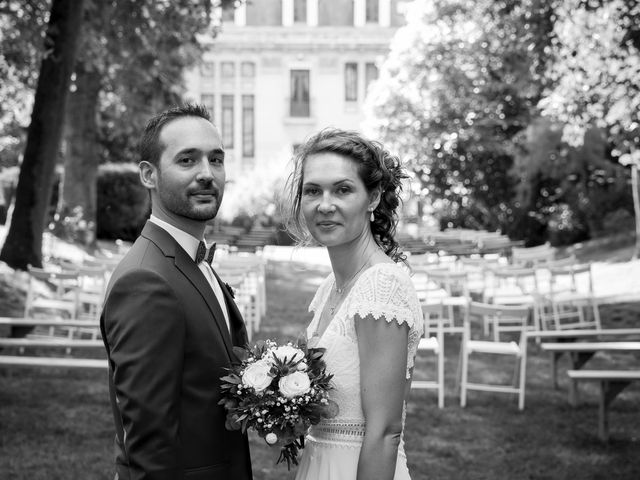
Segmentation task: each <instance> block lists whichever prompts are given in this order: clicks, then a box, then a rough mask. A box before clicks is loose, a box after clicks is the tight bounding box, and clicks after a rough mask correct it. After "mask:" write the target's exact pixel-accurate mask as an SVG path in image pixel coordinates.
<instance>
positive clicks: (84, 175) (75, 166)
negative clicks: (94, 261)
mask: <svg viewBox="0 0 640 480" xmlns="http://www.w3.org/2000/svg"><path fill="white" fill-rule="evenodd" d="M75 73H76V80H75V85H76V90H75V92H73V93H71V94H70V96H69V103H68V105H67V122H66V125H65V128H66V136H65V137H66V146H67V152H66V156H65V161H64V179H63V182H62V196H61V200H60V203H59V208H58V213H59V217H60V221H61V222H64V223H65V224H68V222H65V218H72V219H73V220H74V222H73V224H74V225H73V226H72V228H74V233H75V234H77V235H74V238H73V240H75V241H79V242H81V243H83V244H84V245H86V246H92V245H94V244H95V239H96V202H97V192H96V185H97V176H98V165H99V163H100V162H99V159H98V151H97V128H98V125H97V115H98V96H99V94H100V89H101V81H100V80H101V76H100V74H99V73H98V72H97V71H95V70H87V69H86V68H85V66H84V65H82V64H76V71H75ZM80 222H84V224H85V225H84V226H83V225H82V224H81V223H80Z"/></svg>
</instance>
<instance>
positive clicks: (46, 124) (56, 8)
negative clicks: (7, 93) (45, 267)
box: [0, 0, 83, 270]
mask: <svg viewBox="0 0 640 480" xmlns="http://www.w3.org/2000/svg"><path fill="white" fill-rule="evenodd" d="M82 5H83V0H53V2H52V5H51V16H50V18H49V24H48V26H47V34H46V37H45V48H46V49H47V51H46V53H45V57H44V59H43V61H42V64H41V66H40V75H39V77H38V86H37V88H36V94H35V99H34V104H33V112H32V113H31V123H30V125H29V129H28V133H27V144H26V147H25V152H24V160H23V162H22V166H21V168H20V176H19V178H18V187H17V190H16V203H15V208H14V211H13V215H12V218H11V225H10V227H9V231H8V233H7V238H6V240H5V243H4V246H3V248H2V252H0V260H2V261H4V262H6V263H7V264H8V265H9V266H10V267H12V268H16V269H21V270H26V269H27V266H28V265H30V264H31V265H33V266H38V267H40V266H42V233H43V231H44V227H45V222H46V219H47V212H48V208H49V202H50V198H51V192H52V188H53V179H54V171H55V164H56V157H57V154H58V149H59V146H60V139H61V136H62V127H63V124H64V112H65V106H66V105H65V104H66V99H67V95H68V92H69V83H70V80H71V73H72V72H73V66H74V59H75V55H76V50H77V45H78V38H79V33H80V26H81V24H82Z"/></svg>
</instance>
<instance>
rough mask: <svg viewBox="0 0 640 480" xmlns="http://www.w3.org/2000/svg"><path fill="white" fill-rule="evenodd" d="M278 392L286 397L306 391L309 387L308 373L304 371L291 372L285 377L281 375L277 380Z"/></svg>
mask: <svg viewBox="0 0 640 480" xmlns="http://www.w3.org/2000/svg"><path fill="white" fill-rule="evenodd" d="M278 387H280V393H282V395H284V396H285V397H287V398H293V397H295V396H297V395H302V394H304V393H307V392H308V391H309V389H310V388H311V380H309V375H307V374H306V373H304V372H293V373H292V374H290V375H287V376H286V377H282V378H281V379H280V382H278Z"/></svg>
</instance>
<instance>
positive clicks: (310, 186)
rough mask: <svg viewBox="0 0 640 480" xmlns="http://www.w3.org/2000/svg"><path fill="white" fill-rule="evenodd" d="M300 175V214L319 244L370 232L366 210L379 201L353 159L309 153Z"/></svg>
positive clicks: (332, 243)
mask: <svg viewBox="0 0 640 480" xmlns="http://www.w3.org/2000/svg"><path fill="white" fill-rule="evenodd" d="M302 178H303V183H302V198H301V203H300V205H301V209H302V214H303V216H304V219H305V222H306V224H307V228H308V229H309V232H310V233H311V235H312V236H313V238H314V239H315V240H316V241H317V242H318V243H320V244H322V245H325V246H327V247H334V246H338V245H343V244H345V243H348V242H352V241H354V240H356V239H357V238H359V237H362V236H363V235H366V234H368V233H369V232H370V227H369V216H370V212H369V209H370V208H373V207H375V206H377V204H378V200H377V198H375V199H374V198H372V197H376V196H375V195H371V194H369V192H367V189H366V188H365V186H364V183H363V182H362V180H361V179H360V176H359V175H358V170H357V166H356V163H355V162H354V161H353V160H351V159H349V158H347V157H344V156H342V155H338V154H335V153H328V152H326V153H318V154H315V155H310V156H309V157H307V159H306V161H305V163H304V166H303V170H302ZM372 200H373V201H372Z"/></svg>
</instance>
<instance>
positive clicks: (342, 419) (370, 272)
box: [307, 263, 424, 439]
mask: <svg viewBox="0 0 640 480" xmlns="http://www.w3.org/2000/svg"><path fill="white" fill-rule="evenodd" d="M333 285H334V276H333V274H330V275H329V276H328V277H327V278H326V279H325V281H324V282H323V283H322V284H321V285H320V287H319V288H318V291H317V292H316V295H315V297H314V298H313V300H312V302H311V304H310V306H309V310H310V311H312V312H314V316H313V319H312V321H311V323H310V324H309V327H308V328H307V335H308V337H309V338H310V345H311V346H317V347H322V348H325V349H326V351H325V354H324V360H325V362H326V364H327V371H328V372H329V373H331V374H333V385H334V387H335V388H334V390H332V391H331V392H330V397H331V399H332V400H334V401H335V402H336V403H337V404H338V408H339V413H338V416H337V417H336V418H333V419H331V420H329V421H327V422H323V423H321V424H320V425H318V426H317V428H314V429H312V430H316V431H319V430H323V429H324V430H325V432H324V433H326V434H328V435H329V438H331V429H332V428H333V427H332V426H335V428H336V429H338V430H341V432H334V433H336V435H335V439H338V438H340V439H346V438H347V437H348V432H352V433H354V435H361V433H358V432H359V430H362V429H363V428H364V414H363V412H362V402H361V397H360V359H359V351H358V338H357V333H356V329H355V321H354V317H355V315H356V314H357V315H358V316H359V317H360V318H362V319H364V318H372V319H374V320H372V321H377V320H380V321H387V322H397V323H398V324H400V325H402V324H405V323H406V324H407V325H408V327H409V339H408V340H409V341H408V349H407V364H406V365H407V366H406V377H407V378H409V377H410V374H411V369H412V368H413V364H414V358H415V355H416V351H417V348H418V343H419V342H420V337H421V336H422V333H423V327H424V322H423V318H422V311H421V308H420V304H419V301H418V297H417V294H416V292H415V289H414V286H413V283H412V282H411V278H410V277H409V275H408V273H407V272H406V270H405V269H404V268H403V267H401V266H400V265H396V264H392V263H379V264H376V265H373V266H372V267H370V268H368V269H367V270H365V271H364V272H363V273H362V274H361V275H360V277H359V278H358V279H357V280H356V283H355V284H354V286H353V288H352V289H351V291H350V292H349V293H348V295H347V297H346V298H345V299H344V301H343V303H342V305H341V306H340V307H339V309H338V310H337V311H336V313H335V315H334V317H333V319H331V322H330V323H329V325H328V327H327V328H326V330H325V331H324V332H323V333H322V335H321V336H320V337H319V338H318V337H316V338H314V337H313V336H312V335H313V332H315V331H316V328H317V325H318V322H319V321H320V316H321V314H322V310H323V308H324V306H325V303H326V302H327V299H328V297H329V293H330V291H331V288H333ZM383 319H384V320H383ZM370 321H371V320H370ZM345 426H351V427H345ZM345 434H346V436H345Z"/></svg>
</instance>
